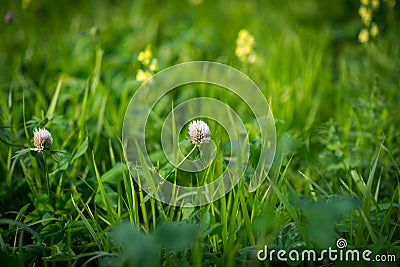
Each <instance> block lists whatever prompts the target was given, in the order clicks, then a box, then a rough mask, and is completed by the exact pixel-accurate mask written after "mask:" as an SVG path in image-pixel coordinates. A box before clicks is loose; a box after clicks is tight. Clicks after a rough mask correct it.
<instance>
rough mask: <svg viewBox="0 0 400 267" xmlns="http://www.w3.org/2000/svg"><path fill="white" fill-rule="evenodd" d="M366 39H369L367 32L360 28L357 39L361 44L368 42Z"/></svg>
mask: <svg viewBox="0 0 400 267" xmlns="http://www.w3.org/2000/svg"><path fill="white" fill-rule="evenodd" d="M368 39H369V33H368V31H367V29H362V30H361V31H360V33H359V34H358V41H359V42H360V43H362V44H363V43H366V42H368Z"/></svg>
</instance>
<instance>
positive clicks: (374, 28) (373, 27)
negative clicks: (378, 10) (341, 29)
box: [369, 22, 379, 37]
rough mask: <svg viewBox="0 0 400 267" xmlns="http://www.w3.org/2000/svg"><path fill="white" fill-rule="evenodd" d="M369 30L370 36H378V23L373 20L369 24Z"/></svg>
mask: <svg viewBox="0 0 400 267" xmlns="http://www.w3.org/2000/svg"><path fill="white" fill-rule="evenodd" d="M369 31H370V33H371V36H372V37H376V36H378V33H379V28H378V25H377V24H376V23H375V22H373V23H372V25H371V29H370V30H369Z"/></svg>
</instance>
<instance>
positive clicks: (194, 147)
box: [176, 145, 198, 168]
mask: <svg viewBox="0 0 400 267" xmlns="http://www.w3.org/2000/svg"><path fill="white" fill-rule="evenodd" d="M197 147H198V146H197V145H194V146H193V148H192V150H190V152H189V153H188V154H187V155H186V157H184V158H183V159H182V160H181V162H179V163H178V165H177V166H176V168H179V166H181V164H182V163H183V162H184V161H185V160H186V159H187V158H188V157H189V156H190V155H191V154H192V153H193V152H194V151H195V150H196V148H197Z"/></svg>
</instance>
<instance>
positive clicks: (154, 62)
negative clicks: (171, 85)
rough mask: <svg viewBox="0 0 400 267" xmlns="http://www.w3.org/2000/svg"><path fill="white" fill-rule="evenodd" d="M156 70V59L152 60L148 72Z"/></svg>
mask: <svg viewBox="0 0 400 267" xmlns="http://www.w3.org/2000/svg"><path fill="white" fill-rule="evenodd" d="M157 69H158V60H157V59H156V58H153V59H152V60H151V64H150V66H149V70H150V71H153V72H154V71H156V70H157Z"/></svg>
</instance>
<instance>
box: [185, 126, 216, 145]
mask: <svg viewBox="0 0 400 267" xmlns="http://www.w3.org/2000/svg"><path fill="white" fill-rule="evenodd" d="M189 138H190V140H191V141H192V144H194V145H200V144H203V143H208V142H210V140H211V138H210V128H209V127H208V125H207V123H205V122H204V121H202V120H195V121H192V122H191V123H190V124H189Z"/></svg>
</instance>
